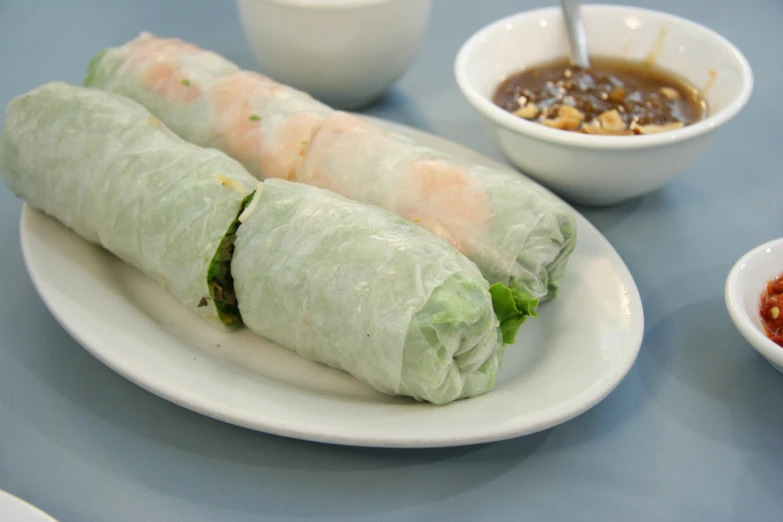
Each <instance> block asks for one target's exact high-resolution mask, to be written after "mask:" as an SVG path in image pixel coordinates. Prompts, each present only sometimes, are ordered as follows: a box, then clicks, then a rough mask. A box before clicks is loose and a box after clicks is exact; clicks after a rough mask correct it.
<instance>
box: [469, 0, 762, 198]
mask: <svg viewBox="0 0 783 522" xmlns="http://www.w3.org/2000/svg"><path fill="white" fill-rule="evenodd" d="M582 15H583V18H584V24H585V29H586V32H587V38H588V47H589V52H590V54H591V55H597V56H611V57H618V58H627V59H630V60H644V59H646V58H648V57H649V56H650V55H651V53H653V57H654V60H655V62H656V63H657V64H658V65H659V66H660V67H662V68H664V69H667V70H669V71H671V72H673V73H675V74H677V75H679V76H681V77H683V78H684V79H686V80H688V81H689V82H690V83H691V84H692V85H694V86H696V87H697V88H701V89H702V90H703V91H704V94H703V96H704V98H705V99H706V101H707V105H708V108H709V114H708V117H707V118H706V119H704V120H702V121H700V122H697V123H695V124H692V125H688V126H686V127H683V128H681V129H678V130H673V131H667V132H662V133H660V134H650V135H644V136H593V135H587V134H581V133H577V132H566V131H561V130H556V129H550V128H548V127H546V126H544V125H541V124H540V123H536V122H531V121H527V120H524V119H522V118H520V117H517V116H514V115H513V114H511V113H509V112H507V111H505V110H503V109H501V108H500V107H498V106H497V105H495V104H494V103H493V102H492V95H493V93H494V91H495V89H496V88H497V86H498V85H499V84H500V82H501V81H503V80H504V79H505V78H507V77H508V76H509V75H511V74H513V73H515V72H517V71H520V70H522V69H524V68H527V67H531V66H536V65H539V64H543V63H547V62H550V61H553V60H556V59H558V58H563V57H566V56H567V55H568V40H567V36H566V32H565V27H564V24H563V18H562V13H561V10H560V9H559V8H546V9H538V10H535V11H527V12H524V13H519V14H516V15H513V16H510V17H508V18H505V19H503V20H499V21H497V22H495V23H493V24H490V25H488V26H487V27H484V28H483V29H481V30H479V31H478V32H477V33H476V34H474V35H473V36H472V37H471V38H470V39H469V40H468V41H467V42H466V43H465V44H464V45H463V46H462V49H460V51H459V54H458V55H457V59H456V62H455V74H456V77H457V83H458V84H459V87H460V89H461V90H462V92H463V94H464V95H465V97H466V98H467V99H468V101H469V102H470V103H471V104H472V105H473V106H474V107H475V108H476V109H477V110H478V111H479V112H480V113H481V115H482V116H483V117H484V120H485V121H486V123H487V126H488V128H489V130H490V132H491V134H492V137H493V138H494V140H495V143H496V144H497V146H498V148H499V149H500V151H501V152H502V153H503V154H504V155H505V156H506V157H507V158H508V159H509V161H511V163H513V164H514V165H516V166H517V167H518V168H519V169H520V170H521V171H522V172H524V173H526V174H528V175H530V176H532V177H534V178H536V179H537V180H539V181H541V182H542V183H543V184H545V185H547V186H549V187H550V188H552V189H553V190H554V191H556V192H558V193H559V194H561V195H563V196H564V197H566V198H567V199H570V200H572V201H575V202H577V203H585V204H593V205H609V204H614V203H619V202H621V201H623V200H626V199H629V198H632V197H636V196H639V195H642V194H645V193H648V192H651V191H653V190H655V189H658V188H659V187H661V186H663V185H664V184H665V183H667V182H669V181H670V180H671V179H672V178H674V177H675V176H677V175H678V174H680V173H681V172H683V171H684V170H685V169H687V168H688V167H689V166H690V165H691V164H692V163H693V162H694V161H695V160H696V158H698V157H699V155H701V154H702V152H704V150H705V149H706V148H707V145H708V144H709V139H710V137H711V135H712V132H713V131H714V130H715V129H717V128H718V127H719V126H721V125H723V124H724V123H726V122H727V121H729V120H730V119H731V118H733V117H734V116H735V115H736V114H737V113H738V112H739V111H740V110H741V109H742V107H743V106H744V105H745V103H746V102H747V100H748V98H749V97H750V94H751V91H752V90H753V75H752V73H751V70H750V66H749V65H748V63H747V61H746V60H745V58H744V57H743V56H742V53H740V51H739V50H738V49H737V48H736V47H734V46H733V45H732V44H731V43H729V42H728V41H727V40H726V39H725V38H723V37H721V36H720V35H718V34H717V33H715V32H714V31H711V30H710V29H707V28H706V27H704V26H701V25H699V24H696V23H694V22H691V21H689V20H685V19H683V18H680V17H677V16H673V15H669V14H666V13H661V12H657V11H650V10H648V9H639V8H635V7H625V6H619V5H593V4H590V5H585V6H583V7H582Z"/></svg>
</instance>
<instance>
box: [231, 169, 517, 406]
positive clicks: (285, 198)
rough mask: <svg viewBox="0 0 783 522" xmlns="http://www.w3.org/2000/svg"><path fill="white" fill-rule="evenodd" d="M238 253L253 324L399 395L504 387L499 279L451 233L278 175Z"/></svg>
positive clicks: (459, 394) (249, 216)
mask: <svg viewBox="0 0 783 522" xmlns="http://www.w3.org/2000/svg"><path fill="white" fill-rule="evenodd" d="M240 221H241V222H242V224H241V225H240V227H239V230H238V232H237V240H236V249H235V253H234V258H233V260H232V272H233V274H234V281H235V288H236V292H237V297H238V300H239V306H240V310H241V312H242V316H243V319H244V321H245V324H246V325H247V326H248V327H249V328H250V329H251V330H253V331H255V332H256V333H258V334H260V335H263V336H264V337H267V338H268V339H271V340H273V341H275V342H277V343H279V344H281V345H283V346H285V347H286V348H289V349H291V350H294V351H296V352H297V353H299V354H300V355H302V356H304V357H307V358H309V359H313V360H316V361H320V362H323V363H326V364H328V365H330V366H333V367H335V368H340V369H343V370H345V371H347V372H349V373H351V374H352V375H354V376H355V377H357V378H358V379H359V380H361V381H363V382H365V383H367V384H369V385H371V386H373V387H374V388H376V389H378V390H380V391H382V392H384V393H389V394H402V395H409V396H412V397H415V398H417V399H420V400H426V401H430V402H433V403H436V404H443V403H446V402H450V401H453V400H455V399H459V398H463V397H470V396H475V395H480V394H482V393H485V392H487V391H489V390H490V389H492V387H493V386H494V384H495V371H496V370H497V368H498V366H499V364H500V360H501V358H502V353H503V345H502V342H501V339H500V332H499V328H498V321H497V318H496V317H495V314H494V312H493V308H492V300H491V297H490V294H489V291H488V287H489V285H488V283H487V282H486V280H484V279H483V277H482V276H481V274H480V272H479V271H478V269H477V267H476V266H475V265H474V264H473V263H472V262H471V261H469V260H468V259H467V258H465V257H464V256H463V255H462V254H460V253H459V252H458V251H457V250H456V249H455V248H454V247H453V246H451V245H450V244H448V243H447V242H446V241H444V240H442V239H440V238H438V237H435V236H433V235H432V234H429V233H428V232H426V231H425V230H423V229H421V228H420V227H417V226H415V225H413V224H411V223H410V222H408V221H405V220H403V219H400V218H399V217H398V216H395V215H393V214H391V213H389V212H387V211H385V210H382V209H379V208H377V207H373V206H369V205H364V204H360V203H357V202H354V201H350V200H348V199H346V198H344V197H342V196H340V195H337V194H334V193H331V192H329V191H325V190H321V189H318V188H315V187H310V186H307V185H302V184H296V183H289V182H286V181H283V180H267V181H265V182H264V183H263V184H262V185H261V187H259V190H258V192H257V193H256V196H255V197H254V201H253V202H251V203H250V205H249V206H248V209H247V210H246V211H245V212H244V213H243V215H242V217H241V218H240Z"/></svg>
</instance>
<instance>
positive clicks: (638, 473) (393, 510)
mask: <svg viewBox="0 0 783 522" xmlns="http://www.w3.org/2000/svg"><path fill="white" fill-rule="evenodd" d="M626 2H627V3H633V4H636V5H641V6H649V7H654V8H657V9H661V10H665V11H669V12H672V13H675V14H678V15H682V16H685V17H687V18H690V19H693V20H695V21H698V22H700V23H703V24H705V25H707V26H709V27H711V28H712V29H715V30H716V31H718V32H720V33H722V34H723V35H724V36H726V37H727V38H728V39H729V40H731V41H732V42H734V43H735V44H736V45H737V46H738V47H739V48H740V49H741V50H742V51H743V52H744V53H745V54H746V56H747V58H748V60H749V61H750V63H751V66H752V67H753V70H754V73H755V77H756V87H755V92H754V94H753V97H752V99H751V100H750V103H749V104H748V105H747V107H746V108H745V110H744V111H743V112H742V113H741V115H740V116H739V117H737V118H736V119H735V120H733V121H732V122H730V123H729V124H728V125H727V126H726V127H724V128H723V129H721V130H720V131H719V132H718V133H717V135H716V136H715V139H714V141H713V143H712V146H711V148H710V150H709V153H708V154H706V155H705V156H704V157H702V158H701V159H700V160H699V161H698V162H697V163H696V164H695V165H694V166H693V167H692V168H691V169H690V170H689V171H688V172H687V173H686V174H685V175H683V176H682V177H680V178H679V179H678V180H676V181H675V182H673V183H671V184H669V185H668V186H667V187H665V188H664V189H662V190H660V191H658V192H657V193H655V194H652V195H650V196H647V197H644V198H642V199H638V200H635V201H632V202H629V203H626V204H623V205H620V206H617V207H614V208H609V209H580V210H582V211H583V212H584V214H585V215H586V217H587V218H588V219H589V220H590V221H592V222H593V223H594V224H595V225H596V226H597V227H598V228H599V229H600V230H601V231H602V232H603V234H605V235H606V237H607V238H608V239H609V240H610V241H611V242H612V244H613V245H614V246H615V248H616V249H617V250H618V252H619V253H620V255H621V256H622V257H623V259H624V260H625V262H626V263H627V265H628V267H629V268H630V270H631V272H632V274H633V276H634V278H635V279H636V282H637V284H638V287H639V291H640V292H641V295H642V299H643V302H644V309H645V314H646V331H645V338H644V344H643V346H642V349H641V354H640V356H639V359H638V360H637V362H636V365H635V366H634V368H633V369H632V370H631V372H630V374H629V375H628V377H627V378H626V379H625V380H624V381H623V382H622V383H621V384H620V386H619V387H618V388H617V389H616V390H615V391H614V392H613V393H612V394H611V395H610V396H609V397H608V398H607V399H606V400H604V401H603V402H602V403H600V404H599V405H598V406H596V407H595V408H593V409H592V410H590V411H589V412H587V413H585V414H583V415H582V416H580V417H578V418H576V419H574V420H572V421H570V422H568V423H566V424H564V425H561V426H559V427H556V428H553V429H550V430H548V431H546V432H543V433H540V434H536V435H532V436H528V437H524V438H519V439H515V440H510V441H506V442H500V443H495V444H488V445H483V446H474V447H465V448H454V449H438V450H417V451H405V450H376V449H357V448H346V447H334V446H329V445H322V444H314V443H307V442H300V441H295V440H288V439H284V438H279V437H274V436H270V435H265V434H261V433H256V432H252V431H249V430H245V429H241V428H237V427H234V426H230V425H227V424H222V423H220V422H216V421H212V420H209V419H207V418H206V417H202V416H200V415H198V414H195V413H191V412H190V411H188V410H185V409H183V408H180V407H178V406H175V405H173V404H170V403H168V402H166V401H165V400H163V399H159V398H158V397H156V396H154V395H152V394H150V393H148V392H146V391H144V390H142V389H140V388H138V387H137V386H135V385H134V384H132V383H130V382H128V381H126V380H125V379H123V378H122V377H120V376H119V375H117V374H115V373H114V372H112V371H111V370H109V369H108V368H106V367H105V366H103V365H102V364H101V363H100V362H98V361H97V360H96V359H94V358H93V357H92V356H91V355H89V354H88V353H87V352H86V351H85V350H84V349H82V348H81V347H80V346H79V345H78V344H77V343H76V342H75V341H73V340H72V339H71V338H70V337H69V336H68V335H67V334H66V333H65V331H63V329H62V328H61V327H60V326H59V325H58V324H57V323H56V322H55V320H54V319H53V318H52V316H51V315H50V314H49V312H48V311H47V310H46V308H45V307H44V305H43V303H42V302H41V300H40V299H39V298H38V296H37V294H36V293H35V291H34V289H33V286H32V284H31V283H30V279H29V277H28V275H27V273H26V271H25V268H24V265H23V263H22V256H21V252H20V248H19V234H18V224H19V212H20V202H19V201H18V200H16V199H15V198H14V197H13V195H12V194H11V193H10V192H8V191H7V190H6V189H5V188H2V189H0V213H2V219H0V247H1V248H0V267H1V268H2V274H3V276H4V277H3V285H2V292H0V489H5V490H8V491H10V492H11V493H14V494H16V495H19V496H21V497H23V498H25V499H27V500H29V501H30V502H32V503H34V504H36V505H37V506H39V507H41V508H42V509H44V510H46V511H48V512H49V513H50V514H51V515H53V516H54V517H56V518H58V519H59V520H61V521H73V522H77V521H78V522H82V521H115V520H117V521H120V520H122V521H180V520H182V521H198V520H261V519H263V520H304V519H307V520H422V521H425V520H426V521H440V520H448V521H462V520H481V521H505V520H515V521H516V520H542V521H543V520H551V521H566V520H585V521H601V522H608V521H647V520H709V521H711V522H717V521H723V520H742V521H762V520H781V519H783V376H782V375H780V374H778V373H777V372H775V370H773V369H772V367H771V366H769V365H768V364H767V363H766V362H765V361H764V360H763V359H762V358H761V357H760V356H759V355H757V354H756V352H755V351H754V350H753V349H752V348H751V347H750V345H748V344H747V343H746V342H745V341H744V340H743V338H742V337H740V335H739V333H738V332H737V331H736V330H735V329H734V326H733V325H732V324H731V322H730V320H729V317H728V314H727V313H726V310H725V308H724V304H723V283H724V279H725V277H726V274H727V272H728V270H729V268H730V267H731V265H732V264H733V263H734V262H735V261H736V260H737V259H738V258H739V257H740V256H741V255H742V254H743V253H744V252H746V251H747V250H749V249H751V248H752V247H754V246H756V245H758V244H760V243H762V242H765V241H767V240H769V239H773V238H775V237H778V236H781V235H783V232H782V231H781V228H783V205H781V184H780V183H781V179H783V176H782V174H783V108H782V107H783V103H781V100H783V72H781V71H783V58H782V57H781V56H782V55H783V30H781V28H783V3H781V0H746V1H743V2H739V1H736V0H714V1H712V2H707V1H706V0H704V1H696V0H690V1H685V0H682V1H676V0H660V1H657V2H652V1H651V0H647V1H646V2H645V1H640V0H626ZM541 5H544V4H543V3H542V2H533V1H526V0H484V1H481V2H479V1H478V0H440V1H436V2H435V8H434V12H433V17H432V21H431V25H430V30H429V33H428V36H427V38H426V41H425V43H424V46H423V49H422V51H421V55H420V56H419V58H418V60H417V62H416V63H415V65H414V66H413V68H412V69H411V70H410V71H409V73H408V74H407V75H406V76H405V77H404V78H403V79H402V80H401V81H400V82H399V84H398V85H397V86H396V88H395V89H394V90H393V91H392V92H391V93H390V94H389V95H388V96H387V97H386V98H385V99H384V100H383V101H382V102H381V103H380V104H379V105H377V106H375V107H373V108H371V109H369V110H368V112H369V113H371V114H374V115H377V116H381V117H384V118H388V119H390V120H395V121H398V122H401V123H405V124H408V125H412V126H415V127H419V128H422V129H424V130H427V131H430V132H433V133H435V134H439V135H441V136H444V137H446V138H449V139H451V140H454V141H456V142H459V143H461V144H464V145H467V146H469V147H471V148H473V149H475V150H478V151H479V152H482V153H485V154H488V155H490V156H492V157H495V158H500V156H499V154H498V152H497V151H496V150H495V148H494V146H493V145H492V143H491V141H490V138H489V137H488V134H487V133H486V132H485V130H484V127H483V125H482V123H481V122H480V120H479V117H478V115H477V113H476V112H474V110H473V109H472V107H471V106H469V105H468V103H467V102H466V101H465V100H464V99H463V97H462V95H461V94H460V93H459V91H458V89H457V86H456V84H455V81H454V79H453V76H452V63H453V59H454V56H455V53H456V52H457V49H458V48H459V46H460V44H461V43H462V42H463V41H464V40H465V39H466V38H467V37H468V36H469V35H470V34H472V33H473V32H474V31H475V30H477V29H478V28H480V27H481V26H483V25H485V24H486V23H488V22H490V21H492V20H495V19H497V18H500V17H502V16H505V15H508V14H511V13H514V12H516V11H519V10H523V9H528V8H533V7H538V6H541ZM142 30H148V31H152V32H156V33H160V34H164V35H171V36H178V37H181V38H184V39H187V40H191V41H194V42H196V43H197V44H199V45H201V46H204V47H207V48H209V49H213V50H215V51H218V52H220V53H222V54H225V55H226V56H228V57H229V58H231V59H232V60H235V61H236V62H238V63H239V64H240V65H242V66H244V67H247V68H255V67H256V65H255V63H254V60H253V58H252V56H251V55H250V52H249V50H248V48H247V47H246V44H245V40H244V37H243V35H242V33H241V29H240V26H239V22H238V18H237V13H236V10H235V7H234V5H233V3H232V2H230V1H228V0H222V1H219V0H212V1H208V0H199V1H196V0H190V1H185V0H182V1H175V0H154V1H153V0H133V1H132V0H125V1H114V0H92V1H89V0H70V1H65V0H63V1H55V0H51V1H48V2H44V1H42V0H0V103H2V104H3V105H5V104H6V103H7V102H8V101H9V100H10V99H11V98H12V97H13V96H15V95H17V94H20V93H22V92H24V91H27V90H29V89H31V88H33V87H35V86H37V85H39V84H41V83H43V82H45V81H48V80H53V79H58V80H66V81H71V82H80V81H81V80H82V77H83V73H84V70H85V66H86V64H87V61H88V59H89V57H90V56H91V55H93V54H94V53H95V52H96V51H97V50H99V49H100V48H102V47H104V46H106V45H114V44H119V43H122V42H124V41H126V40H128V39H130V38H132V37H134V36H136V35H137V34H138V33H139V32H140V31H142ZM628 174H629V175H631V176H632V175H633V174H634V173H633V171H632V170H631V171H630V172H629V173H628ZM781 269H783V267H781ZM0 518H2V517H1V516H0Z"/></svg>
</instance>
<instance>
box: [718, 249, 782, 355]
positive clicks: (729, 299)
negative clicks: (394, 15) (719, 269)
mask: <svg viewBox="0 0 783 522" xmlns="http://www.w3.org/2000/svg"><path fill="white" fill-rule="evenodd" d="M769 248H776V249H783V237H780V238H777V239H773V240H771V241H767V242H766V243H763V244H761V245H759V246H757V247H755V248H753V249H751V250H750V251H748V252H747V253H745V254H744V255H743V256H742V257H740V258H739V260H738V261H737V262H736V263H734V266H732V267H731V270H729V274H728V276H727V277H726V283H725V285H724V300H725V301H726V310H728V312H729V317H731V321H732V322H733V323H734V326H736V327H737V330H739V332H740V334H742V336H743V337H744V338H745V339H746V340H747V341H748V342H749V343H750V344H751V345H752V346H753V347H754V348H755V349H756V351H758V352H759V353H760V354H761V355H763V356H764V357H765V358H766V359H769V360H770V361H771V362H773V363H774V364H776V365H778V366H783V346H778V345H777V344H776V343H774V342H772V341H771V340H770V339H769V337H767V336H766V335H765V334H764V333H762V332H761V330H759V328H758V326H756V325H755V324H753V323H752V322H751V321H750V319H749V318H748V316H747V314H745V312H744V308H743V307H742V305H741V304H740V303H739V296H738V295H736V292H735V291H734V290H735V288H736V283H737V278H738V276H739V273H740V272H741V271H742V269H743V267H744V266H745V264H747V263H748V261H750V260H751V259H753V258H755V257H758V256H759V255H761V254H762V253H763V252H764V251H765V250H767V249H769ZM781 272H783V268H781ZM760 297H761V294H759V298H760Z"/></svg>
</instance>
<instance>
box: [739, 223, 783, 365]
mask: <svg viewBox="0 0 783 522" xmlns="http://www.w3.org/2000/svg"><path fill="white" fill-rule="evenodd" d="M781 273H783V238H780V239H775V240H774V241H770V242H769V243H765V244H763V245H761V246H758V247H756V248H754V249H753V250H751V251H750V252H748V253H747V254H745V255H744V256H742V257H741V258H740V260H739V261H737V263H736V264H735V265H734V267H733V268H732V269H731V271H730V272H729V276H728V278H726V289H725V294H726V295H725V297H726V308H727V309H728V310H729V316H731V320H732V321H733V322H734V325H735V326H736V327H737V329H738V330H739V331H740V333H741V334H742V335H743V337H745V339H747V340H748V342H749V343H750V344H751V345H753V347H754V348H755V349H756V350H758V352H759V353H760V354H761V355H763V356H764V357H765V358H766V359H767V360H768V361H769V362H770V364H772V366H774V367H775V368H776V369H777V370H778V371H780V372H783V346H778V345H777V344H775V343H773V342H772V341H771V340H770V339H769V338H768V337H767V335H766V334H765V333H764V326H763V324H762V322H761V317H760V316H759V306H760V304H761V294H762V293H763V292H764V287H765V285H766V284H767V281H769V280H771V279H774V278H775V277H777V276H779V275H780V274H781Z"/></svg>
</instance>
